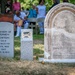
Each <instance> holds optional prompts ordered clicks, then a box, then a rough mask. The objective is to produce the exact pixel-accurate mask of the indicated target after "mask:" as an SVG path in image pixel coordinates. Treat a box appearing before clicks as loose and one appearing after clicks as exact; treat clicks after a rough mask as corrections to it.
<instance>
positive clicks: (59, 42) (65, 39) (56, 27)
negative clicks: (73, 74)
mask: <svg viewBox="0 0 75 75" xmlns="http://www.w3.org/2000/svg"><path fill="white" fill-rule="evenodd" d="M44 28H45V35H44V37H45V39H44V43H45V44H44V46H45V47H44V48H45V51H44V61H45V62H65V63H67V62H68V63H69V62H75V5H73V4H70V3H61V4H58V5H56V6H54V7H53V8H52V9H51V10H50V11H49V12H48V14H47V15H46V18H45V22H44Z"/></svg>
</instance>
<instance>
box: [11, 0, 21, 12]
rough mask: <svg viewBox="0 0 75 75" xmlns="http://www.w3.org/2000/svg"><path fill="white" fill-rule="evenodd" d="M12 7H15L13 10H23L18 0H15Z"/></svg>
mask: <svg viewBox="0 0 75 75" xmlns="http://www.w3.org/2000/svg"><path fill="white" fill-rule="evenodd" d="M12 9H13V12H15V11H16V10H21V4H20V2H17V0H14V3H13V5H12Z"/></svg>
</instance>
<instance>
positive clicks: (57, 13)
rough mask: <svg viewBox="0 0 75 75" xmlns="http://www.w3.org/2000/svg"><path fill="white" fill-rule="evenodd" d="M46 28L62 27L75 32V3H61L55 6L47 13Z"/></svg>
mask: <svg viewBox="0 0 75 75" xmlns="http://www.w3.org/2000/svg"><path fill="white" fill-rule="evenodd" d="M44 27H45V28H48V29H50V28H62V29H65V30H66V31H68V32H70V33H71V32H74V33H75V5H73V4H71V3H60V4H58V5H56V6H54V7H53V8H52V9H51V10H50V11H49V12H48V13H47V15H46V18H45V22H44Z"/></svg>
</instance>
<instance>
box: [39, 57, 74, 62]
mask: <svg viewBox="0 0 75 75" xmlns="http://www.w3.org/2000/svg"><path fill="white" fill-rule="evenodd" d="M39 62H46V63H48V62H49V63H75V59H44V58H39Z"/></svg>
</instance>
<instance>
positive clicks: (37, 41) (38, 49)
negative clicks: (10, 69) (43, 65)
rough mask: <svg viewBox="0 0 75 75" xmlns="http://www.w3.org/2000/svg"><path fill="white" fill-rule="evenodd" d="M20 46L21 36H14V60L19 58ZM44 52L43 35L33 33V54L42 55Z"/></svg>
mask: <svg viewBox="0 0 75 75" xmlns="http://www.w3.org/2000/svg"><path fill="white" fill-rule="evenodd" d="M20 47H21V38H20V37H15V38H14V52H15V54H14V55H15V56H14V59H15V60H20V51H21V49H20ZM43 53H44V35H40V34H38V35H36V34H34V35H33V55H34V56H36V57H37V55H40V54H41V55H42V54H43Z"/></svg>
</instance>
